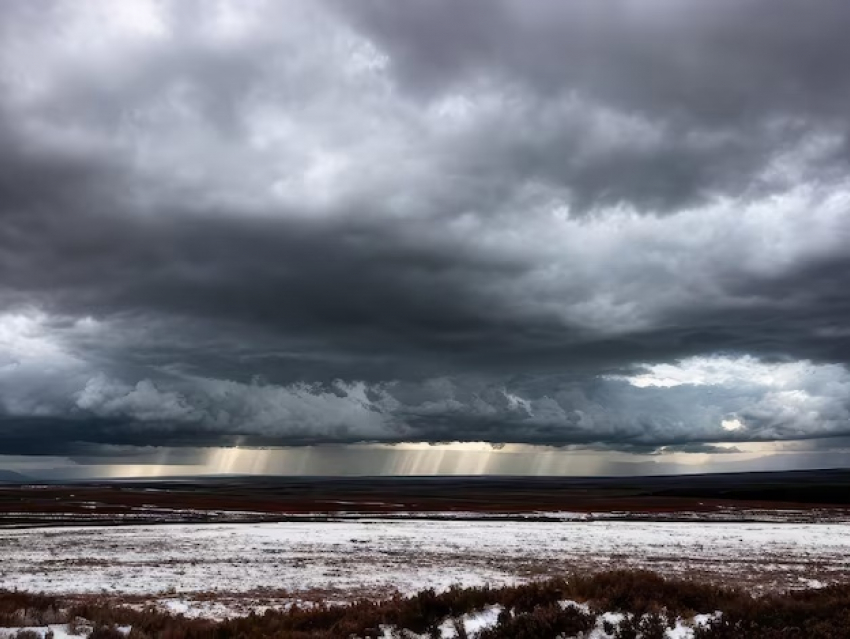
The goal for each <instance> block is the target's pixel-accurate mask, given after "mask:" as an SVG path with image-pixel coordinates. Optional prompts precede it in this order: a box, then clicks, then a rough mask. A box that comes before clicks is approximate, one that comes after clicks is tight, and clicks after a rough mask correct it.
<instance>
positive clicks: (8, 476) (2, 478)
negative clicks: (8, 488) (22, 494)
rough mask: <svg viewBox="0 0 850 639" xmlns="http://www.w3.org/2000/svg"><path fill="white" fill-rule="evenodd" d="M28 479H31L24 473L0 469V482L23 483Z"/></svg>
mask: <svg viewBox="0 0 850 639" xmlns="http://www.w3.org/2000/svg"><path fill="white" fill-rule="evenodd" d="M28 481H32V479H31V478H29V477H27V476H26V475H21V474H20V473H16V472H14V471H12V470H2V469H0V484H24V483H26V482H28Z"/></svg>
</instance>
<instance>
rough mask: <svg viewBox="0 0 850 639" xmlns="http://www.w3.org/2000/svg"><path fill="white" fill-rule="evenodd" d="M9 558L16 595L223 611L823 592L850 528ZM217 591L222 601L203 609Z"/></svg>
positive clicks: (447, 535) (144, 532)
mask: <svg viewBox="0 0 850 639" xmlns="http://www.w3.org/2000/svg"><path fill="white" fill-rule="evenodd" d="M0 556H2V561H0V587H2V588H17V589H21V590H28V591H45V592H50V593H62V594H74V593H104V592H107V593H112V594H115V595H121V596H125V597H126V596H132V595H139V596H143V597H151V598H152V599H156V600H157V601H159V602H160V603H161V604H162V605H163V606H166V607H168V608H170V609H173V610H177V609H179V610H181V611H185V612H188V613H190V614H191V613H192V612H193V611H195V612H196V613H197V614H205V615H212V616H223V615H224V614H228V611H229V608H228V606H229V605H230V604H228V603H227V602H228V601H230V600H233V599H234V598H236V599H243V600H247V599H250V601H251V602H252V607H253V608H254V609H256V608H257V607H259V606H263V605H277V604H279V603H280V602H281V601H284V600H286V599H299V600H304V599H309V598H311V597H318V596H321V597H326V598H329V599H331V600H340V601H341V600H346V599H350V598H353V597H356V596H361V595H380V594H386V593H388V592H392V591H401V592H403V593H411V592H415V591H417V590H421V589H423V588H428V587H434V588H436V589H444V588H447V587H448V586H449V585H451V584H461V585H466V586H471V585H480V584H484V583H489V584H491V585H499V584H507V583H514V582H517V581H522V580H527V579H530V578H534V577H538V576H545V575H548V574H564V573H565V572H569V571H571V570H600V569H605V568H624V567H629V568H636V567H643V568H649V569H652V570H656V571H658V572H660V573H662V574H665V575H688V576H698V577H699V576H701V577H704V578H707V579H714V580H716V581H722V582H724V583H737V584H746V585H750V586H752V587H756V588H775V587H793V586H812V585H817V584H825V583H829V582H831V581H834V580H836V579H839V578H845V577H847V576H848V575H850V525H848V524H836V523H831V524H826V523H825V524H792V523H785V524H770V523H728V522H719V523H696V522H695V523H671V522H649V521H632V522H624V521H512V522H500V521H488V520H480V521H454V520H441V521H427V520H425V521H422V520H419V521H403V520H386V519H380V518H363V519H360V520H356V521H342V522H320V523H316V522H287V523H257V524H208V525H183V524H181V525H164V526H115V527H76V528H35V529H23V530H0ZM209 591H215V592H216V593H218V594H217V595H216V597H214V598H213V599H214V601H209V600H207V601H203V599H204V597H202V596H201V593H205V592H209ZM284 591H285V592H284ZM222 602H225V603H222Z"/></svg>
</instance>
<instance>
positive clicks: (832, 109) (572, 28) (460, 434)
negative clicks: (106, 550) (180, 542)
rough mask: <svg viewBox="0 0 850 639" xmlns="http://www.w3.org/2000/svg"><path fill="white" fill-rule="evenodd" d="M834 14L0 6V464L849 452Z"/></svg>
mask: <svg viewBox="0 0 850 639" xmlns="http://www.w3.org/2000/svg"><path fill="white" fill-rule="evenodd" d="M848 32H850V5H849V4H848V3H847V2H846V1H845V0H809V1H808V2H805V3H801V2H799V1H798V0H713V1H712V2H698V1H697V0H610V1H608V2H599V1H598V0H575V1H573V2H568V3H557V2H550V1H548V0H522V1H520V0H461V1H453V2H449V1H448V0H410V1H409V2H405V3H399V2H397V1H396V0H358V1H357V2H347V1H343V0H309V1H304V2H299V1H290V0H275V1H261V0H239V1H227V0H205V1H203V2H200V1H194V0H161V1H156V0H122V1H121V2H112V1H108V0H66V1H60V0H6V1H4V2H3V3H2V7H0V468H7V469H10V470H16V469H17V470H19V471H20V472H47V473H48V474H49V473H51V472H52V473H60V474H61V473H62V472H65V473H66V474H75V473H76V474H80V475H85V474H87V473H88V474H107V475H114V474H116V473H117V474H127V473H129V474H150V473H157V472H159V473H166V472H167V473H171V472H178V471H179V470H180V469H181V468H183V469H189V470H191V472H270V473H283V474H292V473H300V474H311V473H312V474H334V473H341V474H381V473H401V474H411V473H412V474H422V473H438V474H439V473H452V472H458V473H464V474H466V473H478V472H507V473H510V474H526V473H528V474H562V473H565V474H630V473H631V474H645V473H654V472H692V471H693V469H695V468H696V469H708V470H723V469H735V470H757V469H765V468H773V467H777V468H790V467H819V466H837V465H850V370H848V363H849V362H850V287H848V286H847V283H848V282H850V250H848V246H850V173H848V169H849V168H850V119H848V118H847V112H848V109H850V74H848V73H847V69H846V61H847V59H850V40H848V39H847V37H846V34H847V33H848ZM411 460H412V461H411ZM63 469H64V470H63Z"/></svg>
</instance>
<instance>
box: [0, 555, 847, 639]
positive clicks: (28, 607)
mask: <svg viewBox="0 0 850 639" xmlns="http://www.w3.org/2000/svg"><path fill="white" fill-rule="evenodd" d="M563 600H574V601H580V602H584V603H586V604H587V605H588V607H589V612H585V611H583V610H579V609H577V608H574V607H566V608H563V607H562V606H561V605H559V602H561V601H563ZM493 604H499V605H501V606H502V607H503V608H504V611H503V613H502V614H501V615H500V616H499V620H498V623H497V625H496V626H494V627H491V628H488V629H486V630H483V631H481V632H479V633H478V634H477V635H475V636H471V637H470V639H537V638H543V637H547V638H549V637H554V636H557V635H559V634H563V635H564V636H567V637H571V636H575V635H576V634H578V633H581V632H586V631H588V630H589V629H591V628H593V627H595V625H596V624H597V615H598V614H600V613H601V612H606V611H609V612H623V613H627V614H628V616H627V618H626V620H625V621H624V622H623V623H621V624H620V625H619V627H617V628H611V629H610V631H611V632H615V636H616V637H617V638H618V639H629V638H631V639H637V638H638V637H641V638H642V639H656V638H661V637H663V636H664V630H665V629H666V628H670V627H673V626H674V625H675V623H676V619H677V618H679V617H683V618H689V617H692V616H693V615H694V614H696V613H714V612H715V611H718V610H720V611H722V613H723V614H722V616H721V617H720V618H718V619H716V620H715V621H714V622H712V623H711V624H710V625H709V626H707V627H705V628H702V629H698V630H697V632H696V637H697V638H698V639H732V638H734V639H741V638H744V637H746V638H748V639H779V638H783V639H785V638H787V639H791V638H795V639H796V638H800V639H802V638H806V639H836V638H839V637H842V638H848V637H850V584H843V585H836V586H830V587H828V588H823V589H820V590H808V591H789V592H785V593H774V594H770V595H766V596H761V597H756V596H754V595H752V594H750V593H749V592H744V591H741V590H738V589H735V588H725V587H718V586H713V585H706V584H703V583H700V582H697V581H690V580H682V579H665V578H663V577H661V576H659V575H657V574H655V573H652V572H646V571H614V572H606V573H598V574H595V575H572V576H570V577H568V578H554V579H549V580H546V581H541V582H536V583H531V584H525V585H521V586H511V587H503V588H488V587H482V588H452V589H450V590H448V591H446V592H443V593H436V592H434V591H433V590H424V591H422V592H419V593H417V594H416V595H413V596H411V597H401V596H395V597H391V598H389V599H385V600H382V601H373V600H361V601H358V602H355V603H353V604H350V605H323V604H321V603H319V604H316V605H312V606H310V607H298V606H294V607H292V608H291V609H289V610H285V611H284V610H280V611H275V610H270V611H268V612H266V613H264V614H262V615H257V614H250V615H248V616H246V617H241V618H236V619H230V620H224V621H213V620H205V619H187V618H185V617H183V616H180V615H171V614H166V613H163V612H161V611H158V610H155V609H154V608H153V607H150V608H148V609H144V610H132V609H129V608H126V607H122V606H120V605H116V604H115V603H114V602H110V601H100V600H97V599H92V600H90V601H86V602H82V603H80V602H77V603H74V602H70V603H68V602H63V601H61V600H60V599H57V598H55V597H49V596H45V595H34V594H27V593H20V592H9V591H5V592H4V591H0V625H4V626H23V625H43V624H46V623H57V622H58V621H68V620H71V619H77V618H82V619H84V620H88V622H89V623H91V625H92V626H93V627H94V628H95V633H94V634H93V635H92V639H114V638H116V637H118V634H116V631H115V630H114V627H115V626H116V625H131V626H132V627H133V630H132V632H131V634H130V639H154V638H156V639H230V638H233V639H250V638H252V637H280V638H284V639H307V638H312V639H331V638H348V637H352V636H354V637H377V636H379V635H380V634H381V631H380V626H381V625H384V624H388V625H391V626H394V627H396V628H403V629H408V630H411V631H413V632H416V633H423V634H426V635H429V636H438V635H437V628H438V627H439V625H440V624H441V623H443V622H444V621H446V620H450V621H451V620H457V619H459V618H460V617H461V616H462V615H464V614H467V613H471V612H475V611H479V610H481V609H483V608H484V607H485V606H488V605H493ZM58 616H61V617H63V619H57V617H58ZM48 619H49V620H48ZM457 626H458V627H460V624H457ZM461 636H463V635H462V634H461Z"/></svg>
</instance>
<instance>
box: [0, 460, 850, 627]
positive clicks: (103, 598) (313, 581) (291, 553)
mask: <svg viewBox="0 0 850 639" xmlns="http://www.w3.org/2000/svg"><path fill="white" fill-rule="evenodd" d="M849 481H850V472H846V471H809V472H795V473H764V474H750V475H747V476H743V475H737V476H735V475H733V476H724V475H716V476H694V477H684V478H683V477H676V478H663V477H656V478H630V479H628V480H622V479H607V478H602V479H563V478H540V479H534V478H532V479H529V478H398V479H390V478H377V479H370V478H363V479H359V478H355V479H341V478H333V479H332V478H316V479H291V478H247V477H241V478H240V477H237V478H206V479H203V480H196V479H184V480H179V481H178V480H162V481H150V480H145V481H141V480H139V481H118V482H88V483H80V484H75V485H65V484H36V485H27V484H23V485H6V486H3V487H2V488H0V499H2V501H0V503H2V510H3V512H2V514H0V517H2V522H3V524H2V526H3V528H2V529H0V552H2V555H3V562H2V565H0V587H2V588H3V589H5V591H7V592H15V593H22V594H23V593H29V594H31V595H36V594H40V595H43V596H46V597H49V598H52V599H51V601H55V602H57V603H54V604H52V605H54V606H55V607H57V609H58V608H63V609H64V610H66V611H67V610H72V609H75V610H76V609H79V610H83V609H88V608H86V607H92V606H93V607H94V608H93V610H95V612H88V613H85V614H88V617H84V616H83V615H77V613H76V612H75V613H74V614H75V616H83V618H85V619H86V621H87V622H88V623H90V624H91V623H93V622H92V619H90V618H98V619H101V618H103V619H109V620H111V621H110V624H109V625H110V627H111V626H112V625H115V626H116V627H119V626H120V628H123V629H124V631H125V633H130V632H135V634H134V636H139V637H141V636H147V635H142V634H139V632H140V625H139V624H140V623H141V622H140V621H139V618H138V617H134V615H139V614H142V613H143V612H144V614H147V615H154V617H155V618H156V619H158V620H159V621H158V622H157V623H159V624H164V623H165V624H166V625H167V623H166V621H163V620H168V619H171V620H174V619H184V620H186V622H187V623H188V622H189V621H188V620H192V621H191V623H192V624H194V623H198V624H210V623H212V624H216V623H218V624H226V623H231V622H233V620H238V619H241V618H252V619H253V618H255V617H256V616H258V615H259V616H260V617H262V618H263V619H266V620H267V621H268V619H270V618H272V617H274V618H275V619H277V616H279V615H283V617H281V618H284V617H285V618H287V619H288V618H289V617H286V615H292V614H294V613H293V611H295V612H296V613H298V614H307V611H312V613H311V614H316V615H318V612H317V611H318V610H323V609H325V608H326V607H328V606H339V607H340V610H349V611H350V610H352V606H355V607H356V606H357V605H362V604H359V603H358V602H363V601H369V602H372V604H373V605H389V604H387V603H384V604H380V602H395V604H393V605H401V604H399V602H400V601H407V599H405V598H408V597H414V598H416V597H422V596H423V595H422V593H423V592H432V593H434V594H433V596H435V597H448V596H450V594H451V593H457V592H459V590H458V589H471V590H469V591H464V592H468V593H469V592H474V593H478V594H476V595H475V596H472V595H468V596H469V597H471V600H473V601H475V602H477V603H475V604H474V606H472V607H471V608H464V609H462V610H460V609H458V608H457V606H454V607H452V606H449V607H448V608H447V609H445V610H443V609H442V608H441V607H440V606H437V607H436V608H435V612H432V613H429V614H430V615H431V617H429V619H428V621H427V623H426V622H425V621H423V620H422V619H419V620H417V621H415V623H414V622H411V623H413V625H412V626H410V627H406V626H404V625H403V624H402V625H399V623H393V622H392V621H391V620H392V614H390V613H389V612H387V611H384V612H383V613H381V614H380V615H378V616H377V617H375V618H374V619H372V618H371V617H370V619H372V621H370V622H369V623H373V627H371V630H370V629H369V627H367V626H364V627H363V628H361V629H360V630H359V631H358V632H361V633H368V632H373V634H372V635H368V636H381V635H380V633H383V635H384V636H393V635H392V633H393V632H399V633H401V632H402V630H408V631H410V633H413V634H409V635H408V636H419V634H421V633H422V632H425V630H427V628H426V629H423V628H422V627H420V626H421V624H422V623H425V625H426V626H427V625H429V624H430V626H433V627H434V628H437V630H434V629H433V628H432V629H431V634H423V635H422V636H429V637H430V636H441V637H442V636H445V637H450V636H457V632H458V631H457V629H455V623H460V624H461V625H463V624H464V623H467V625H468V626H469V628H468V629H467V628H466V626H463V627H464V629H465V630H464V632H466V630H468V635H469V636H478V635H476V633H484V634H481V635H480V636H481V637H487V636H490V635H487V634H486V632H489V631H492V632H496V629H497V628H498V627H499V624H500V623H501V622H504V623H507V621H506V616H505V615H504V614H503V615H502V617H501V618H500V617H499V613H500V612H503V611H504V610H505V609H509V608H506V605H505V602H506V601H509V600H510V598H511V597H513V596H515V595H510V594H508V593H512V592H514V591H513V590H511V589H515V588H518V587H531V586H533V585H534V584H537V586H534V587H540V588H544V585H545V588H548V589H550V590H551V592H549V594H548V595H546V596H543V595H540V596H541V597H542V599H541V601H540V602H539V603H541V605H542V603H546V602H548V603H547V605H549V604H553V602H554V603H557V605H558V606H561V608H560V609H559V610H561V612H563V611H567V610H569V611H570V612H568V613H566V612H565V613H564V614H566V615H567V616H568V617H570V620H567V621H564V620H563V619H562V620H561V621H559V622H557V623H561V622H563V623H566V624H567V626H569V624H570V623H578V624H579V625H578V626H576V627H577V628H578V627H584V626H582V623H584V622H577V621H576V620H575V619H573V617H574V616H575V615H574V614H573V613H576V614H578V613H579V612H580V613H581V614H584V615H589V616H588V617H587V619H586V620H585V621H587V624H589V625H588V626H587V628H585V631H586V633H587V634H585V635H579V634H573V635H563V636H587V637H591V636H592V637H608V636H617V637H626V636H629V635H627V634H622V633H621V634H616V632H619V631H617V630H616V629H617V628H619V625H618V624H620V623H624V624H625V623H626V622H627V620H628V619H631V621H628V623H632V621H635V619H633V618H632V617H629V614H632V613H635V612H636V611H638V612H640V610H639V608H640V607H641V606H643V607H645V608H646V610H644V611H643V612H642V613H641V614H643V613H648V611H654V612H659V613H660V611H665V610H668V609H670V610H673V609H672V608H670V606H671V605H672V603H670V602H665V601H664V600H663V597H664V596H667V595H663V596H662V594H661V593H662V591H658V592H647V593H644V595H645V596H646V597H647V598H648V599H646V600H645V601H644V600H641V601H642V603H640V602H639V603H637V604H635V603H634V602H632V604H629V605H636V606H637V608H634V610H631V609H627V608H628V606H627V607H626V608H623V606H622V604H621V603H605V598H602V599H599V597H595V596H591V594H587V593H584V592H583V591H582V590H581V588H588V589H590V590H588V593H589V592H591V591H592V590H593V588H596V586H593V587H591V586H589V585H587V583H588V582H587V581H586V580H588V579H593V578H599V579H602V580H604V579H606V575H610V574H612V573H618V574H626V575H632V576H633V577H630V578H634V579H643V580H645V579H650V580H655V579H661V580H662V581H663V580H668V581H669V582H670V583H679V584H686V586H681V587H682V588H685V590H687V589H688V588H691V587H696V586H699V587H700V588H705V589H708V591H709V592H715V590H716V589H727V590H729V589H730V588H731V589H732V590H735V589H737V590H739V591H740V592H739V593H738V594H736V595H734V596H733V595H732V594H730V593H731V590H729V592H727V593H726V594H724V595H723V597H726V598H727V600H728V601H729V602H732V601H733V600H735V601H736V602H737V603H735V604H734V605H739V604H740V601H738V600H737V599H735V597H738V596H744V595H742V594H741V592H743V593H746V596H747V597H755V598H756V599H757V600H759V601H766V600H768V599H769V598H771V597H780V596H785V595H784V593H798V594H797V595H793V594H791V595H787V596H789V597H794V596H797V597H800V596H805V597H808V596H810V595H808V594H806V593H810V592H816V591H817V592H820V591H823V592H825V593H829V592H833V591H835V590H836V589H839V590H840V589H847V588H848V586H847V584H850V510H848V509H847V506H846V504H845V503H844V501H845V499H846V497H845V496H846V494H847V493H846V492H844V491H842V487H844V486H845V485H846V484H847V483H848V482H849ZM742 486H746V488H741V487H742ZM739 497H740V498H739ZM830 498H832V499H834V500H835V502H837V503H829V499H830ZM594 575H595V576H596V577H594ZM635 575H637V576H638V577H634V576H635ZM576 580H578V581H576ZM579 583H583V584H585V585H584V586H581V587H579V586H578V585H576V584H579ZM659 583H660V582H659ZM665 583H666V582H665ZM570 584H572V585H570ZM635 587H637V588H638V590H640V587H639V586H635ZM482 589H483V590H482ZM712 589H715V590H712ZM556 591H557V592H561V595H558V596H556V595H555V594H553V593H555V592H556ZM529 592H537V591H529ZM547 592H548V591H547ZM663 592H667V591H663ZM841 592H844V590H841ZM848 592H850V591H848ZM447 593H448V594H447ZM482 593H486V594H482ZM538 595H539V593H538V594H536V595H534V596H538ZM6 596H10V595H8V594H7V595H6ZM465 596H466V595H465ZM630 596H631V595H630ZM712 596H720V595H716V593H715V595H712ZM842 596H843V595H842ZM547 597H548V599H547ZM553 597H554V599H552V598H553ZM558 597H560V598H558ZM506 598H507V599H506ZM544 600H545V601H544ZM649 601H652V602H654V603H653V604H652V605H649V603H648V602H649ZM58 602H61V604H60V603H58ZM558 602H560V603H558ZM569 602H572V603H569ZM588 602H590V603H588ZM591 604H592V606H593V608H592V609H591V608H590V607H588V606H590V605H591ZM470 605H472V604H470ZM535 605H536V604H535ZM535 605H531V607H530V609H529V610H528V611H527V612H528V613H529V614H531V612H533V611H534V610H535V609H536V608H535ZM729 605H733V604H731V603H730V604H729ZM600 606H601V607H600ZM606 606H607V608H606ZM647 606H648V607H647ZM603 608H604V609H603ZM16 610H18V611H20V609H16ZM79 610H78V611H79ZM388 610H389V609H388ZM439 610H443V612H442V613H439V614H438V612H436V611H439ZM509 610H510V609H509ZM105 611H111V612H109V615H107V616H106V617H103V615H105V614H106V613H105ZM299 611H300V612H299ZM674 612H675V614H674ZM720 612H722V610H721V611H719V612H718V610H715V609H711V610H708V609H705V610H704V609H701V608H700V607H699V606H697V607H693V608H690V609H687V610H685V609H681V610H679V609H675V610H673V612H670V615H672V616H670V618H669V619H666V617H665V619H666V621H665V622H664V623H667V622H669V624H668V625H669V627H666V626H665V627H666V628H667V629H666V630H665V631H664V632H667V634H662V635H659V636H670V637H690V636H701V635H694V634H693V633H694V632H697V629H698V626H699V624H698V623H696V622H695V621H694V620H695V619H696V621H699V622H701V623H703V625H704V626H705V627H704V628H703V630H702V631H704V632H708V629H709V626H710V623H711V622H712V620H715V621H717V620H719V619H720V618H721V616H722V615H720V614H719V613H720ZM603 613H604V614H607V615H609V617H605V618H603V617H602V616H600V615H603ZM17 614H19V615H20V614H23V613H20V612H18V613H17ZM27 614H29V613H27ZM32 614H33V615H35V616H34V617H33V619H32V621H37V620H39V619H42V620H43V619H44V617H43V615H42V617H39V615H38V614H35V613H32ZM337 614H342V613H337ZM351 614H353V613H351ZM358 614H359V613H358ZM541 614H542V613H541ZM559 614H560V613H559ZM665 614H667V613H665ZM110 615H111V616H110ZM268 615H272V617H268ZM382 615H383V616H382ZM571 615H572V616H571ZM618 615H619V616H618ZM683 615H684V616H683ZM688 615H689V616H688ZM698 615H703V616H702V617H698ZM31 616H32V615H31ZM343 616H344V615H343ZM556 616H557V615H556ZM558 618H560V617H558ZM375 619H378V620H380V621H381V622H380V623H378V621H375ZM499 619H501V622H500V621H499ZM605 619H608V620H609V622H610V621H611V620H612V619H613V620H614V621H616V622H617V623H613V622H611V623H612V624H613V625H611V624H609V625H610V626H611V628H613V630H612V631H611V634H605V632H604V629H603V628H602V625H603V621H605ZM134 620H135V625H134V623H133V621H134ZM228 620H229V621H228ZM458 620H459V621H458ZM54 621H55V618H54ZM290 621H291V619H290ZM550 621H551V620H550ZM119 622H120V623H119ZM597 622H598V623H597ZM175 623H176V622H175ZM180 623H183V622H180ZM234 623H235V622H234ZM281 623H283V622H281ZM552 623H555V621H552ZM636 623H637V622H636ZM646 623H649V622H648V621H647V622H646ZM375 624H377V625H375ZM677 624H678V625H677ZM695 624H696V625H695ZM53 625H54V626H56V628H54V635H55V633H56V632H57V631H61V632H65V630H66V629H67V628H65V626H67V623H66V624H65V626H62V624H53ZM190 625H191V624H190ZM355 625H356V624H355ZM556 625H557V624H556ZM585 625H586V624H585ZM49 626H50V624H46V623H45V624H43V625H37V624H32V625H30V626H25V625H24V624H21V623H14V624H7V627H8V628H11V629H12V630H9V631H8V632H7V635H9V633H10V632H13V631H14V632H17V631H18V630H19V629H20V628H24V627H31V628H33V629H35V630H33V631H37V632H41V633H42V634H46V632H47V630H49ZM320 626H321V624H320ZM567 626H565V627H567ZM597 626H599V627H598V628H597ZM134 627H135V628H136V630H135V631H133V628H134ZM191 627H194V626H191ZM199 627H200V626H199ZM203 627H205V628H206V627H207V626H203ZM210 627H211V626H210ZM352 627H353V626H352ZM625 627H626V626H623V628H625ZM63 628H65V630H63ZM317 628H318V627H317ZM417 629H418V630H417ZM89 630H91V631H94V630H95V626H94V625H92V626H91V628H89ZM485 631H486V632H485ZM0 632H2V631H0ZM293 632H294V630H293ZM299 632H302V634H286V633H283V634H280V635H279V636H293V637H295V636H305V637H306V636H328V637H334V636H343V635H337V634H334V633H335V632H336V631H333V630H329V629H328V628H327V627H322V628H321V632H325V633H326V634H321V633H320V632H319V630H316V632H317V633H318V634H315V635H311V634H310V633H309V632H307V631H305V630H303V629H302V630H299ZM305 632H306V634H304V633H305ZM417 632H419V634H416V633H417ZM594 632H595V633H596V634H593V633H594ZM622 632H626V631H625V629H624V630H623V631H622ZM647 632H648V631H647ZM718 632H719V630H718ZM327 633H329V634H327ZM374 633H379V634H374ZM435 633H437V634H435ZM671 633H672V634H671ZM676 633H678V634H676ZM349 634H354V635H356V633H353V632H352V633H349ZM9 636H11V635H9ZM151 636H160V635H156V634H154V635H151ZM162 636H167V635H162ZM188 636H194V635H188ZM226 636H230V635H226ZM257 636H262V635H257ZM344 636H346V637H347V636H349V635H344ZM363 636H367V635H366V634H364V635H363ZM400 636H402V635H400ZM493 636H512V635H509V634H508V635H493ZM517 636H522V635H517ZM530 636H538V635H530ZM552 636H555V635H552ZM640 636H646V637H650V636H654V635H651V634H646V633H644V634H642V635H640ZM706 636H715V635H706ZM716 636H727V635H716ZM729 636H738V635H729ZM753 636H760V635H753ZM766 636H767V635H766ZM770 636H773V635H770ZM781 636H796V635H781ZM811 636H820V635H811ZM824 636H827V635H824ZM830 636H831V635H830ZM836 636H838V635H836Z"/></svg>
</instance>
